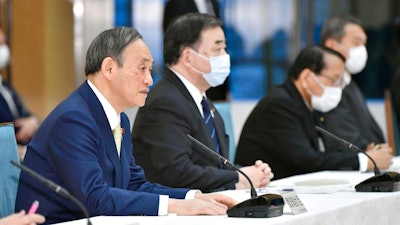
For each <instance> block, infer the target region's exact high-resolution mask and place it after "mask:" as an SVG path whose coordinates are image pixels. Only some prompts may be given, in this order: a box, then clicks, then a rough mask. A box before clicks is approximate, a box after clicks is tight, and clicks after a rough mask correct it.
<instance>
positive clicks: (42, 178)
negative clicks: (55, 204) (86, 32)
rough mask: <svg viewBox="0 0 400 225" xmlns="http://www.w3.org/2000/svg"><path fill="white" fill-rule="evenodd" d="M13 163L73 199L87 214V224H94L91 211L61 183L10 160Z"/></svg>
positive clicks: (65, 196)
mask: <svg viewBox="0 0 400 225" xmlns="http://www.w3.org/2000/svg"><path fill="white" fill-rule="evenodd" d="M10 162H11V164H13V165H14V166H16V167H18V168H20V169H21V170H22V171H24V172H25V173H27V174H29V175H30V176H32V177H33V178H35V179H36V180H38V181H40V182H41V183H42V184H44V185H45V186H47V187H49V188H50V189H52V190H53V191H55V192H56V193H57V194H59V195H61V196H63V197H64V198H66V199H69V200H71V201H72V202H74V203H75V204H76V205H77V206H78V207H79V208H80V209H81V210H82V212H83V214H84V215H85V217H86V219H87V225H92V222H91V221H90V219H89V218H90V216H89V212H88V211H87V209H86V208H85V206H84V205H83V204H82V203H81V202H80V201H79V200H78V199H77V198H76V197H75V196H73V195H71V194H70V193H69V192H68V191H67V190H66V189H65V188H63V187H61V186H60V185H58V184H56V183H54V182H53V181H51V180H49V179H47V178H45V177H43V176H41V175H40V174H38V173H36V172H35V171H33V170H31V169H29V168H28V167H26V166H24V165H22V164H20V163H17V162H15V161H13V160H11V161H10Z"/></svg>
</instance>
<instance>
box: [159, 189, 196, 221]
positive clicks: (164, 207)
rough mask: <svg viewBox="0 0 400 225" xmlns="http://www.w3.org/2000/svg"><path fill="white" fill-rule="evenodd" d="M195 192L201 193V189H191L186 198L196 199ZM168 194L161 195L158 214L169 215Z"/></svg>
mask: <svg viewBox="0 0 400 225" xmlns="http://www.w3.org/2000/svg"><path fill="white" fill-rule="evenodd" d="M195 194H201V191H200V190H190V191H188V192H187V193H186V195H185V199H194V195H195ZM168 200H169V196H168V195H160V201H159V204H158V215H159V216H166V215H168Z"/></svg>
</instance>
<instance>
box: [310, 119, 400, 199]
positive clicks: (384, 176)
mask: <svg viewBox="0 0 400 225" xmlns="http://www.w3.org/2000/svg"><path fill="white" fill-rule="evenodd" d="M315 128H316V129H317V130H318V131H320V132H321V133H323V134H326V135H328V136H329V137H331V138H333V139H334V140H336V141H337V142H339V143H341V144H343V145H344V146H346V147H348V148H350V149H352V150H354V151H356V152H359V153H362V154H364V155H365V156H367V157H368V158H369V159H370V160H371V162H372V163H373V165H374V174H375V176H373V177H371V178H368V179H366V180H364V181H362V182H361V183H359V184H357V185H356V186H355V188H356V191H357V192H392V191H399V190H400V182H399V181H400V174H399V173H397V172H385V173H381V172H380V171H379V168H378V166H377V165H376V162H375V160H374V159H373V158H372V157H371V156H369V155H368V154H367V153H365V152H364V151H363V150H361V149H360V148H359V147H357V146H356V145H353V144H352V143H350V142H348V141H346V140H344V139H342V138H340V137H338V136H336V135H334V134H332V133H331V132H329V131H327V130H325V129H323V128H321V127H319V126H315Z"/></svg>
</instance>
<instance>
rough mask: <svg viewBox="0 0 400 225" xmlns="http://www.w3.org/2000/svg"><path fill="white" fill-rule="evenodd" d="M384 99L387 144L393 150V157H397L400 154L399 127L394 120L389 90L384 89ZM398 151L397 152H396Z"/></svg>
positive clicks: (395, 119) (394, 115) (394, 112)
mask: <svg viewBox="0 0 400 225" xmlns="http://www.w3.org/2000/svg"><path fill="white" fill-rule="evenodd" d="M384 95H385V96H384V97H385V114H386V127H387V136H388V143H389V145H390V146H391V147H392V149H393V155H399V153H400V135H399V126H398V123H397V119H398V118H396V110H395V108H394V107H393V103H392V97H391V94H390V90H389V89H386V90H385V92H384ZM397 149H399V151H397Z"/></svg>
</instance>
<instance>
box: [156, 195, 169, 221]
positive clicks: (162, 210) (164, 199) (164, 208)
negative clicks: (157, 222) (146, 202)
mask: <svg viewBox="0 0 400 225" xmlns="http://www.w3.org/2000/svg"><path fill="white" fill-rule="evenodd" d="M168 199H169V196H168V195H160V204H158V215H159V216H166V215H168Z"/></svg>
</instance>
